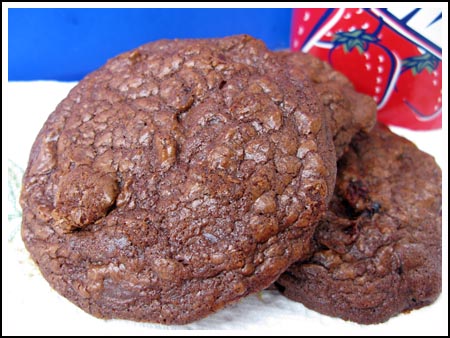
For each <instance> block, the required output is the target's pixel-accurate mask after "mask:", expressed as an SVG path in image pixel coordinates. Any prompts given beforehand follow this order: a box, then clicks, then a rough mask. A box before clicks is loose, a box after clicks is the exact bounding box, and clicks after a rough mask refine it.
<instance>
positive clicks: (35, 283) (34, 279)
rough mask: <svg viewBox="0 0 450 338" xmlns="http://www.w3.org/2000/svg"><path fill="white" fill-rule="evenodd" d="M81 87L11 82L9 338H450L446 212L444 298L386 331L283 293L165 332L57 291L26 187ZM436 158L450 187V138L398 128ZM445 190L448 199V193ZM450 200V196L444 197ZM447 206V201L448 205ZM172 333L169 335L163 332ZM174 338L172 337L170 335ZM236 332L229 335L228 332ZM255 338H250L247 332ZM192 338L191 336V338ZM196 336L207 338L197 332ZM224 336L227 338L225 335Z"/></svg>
mask: <svg viewBox="0 0 450 338" xmlns="http://www.w3.org/2000/svg"><path fill="white" fill-rule="evenodd" d="M75 84H76V83H58V82H51V81H33V82H10V83H8V85H7V88H6V89H7V92H6V99H7V112H6V113H7V158H8V204H7V206H8V209H7V210H8V216H9V217H8V223H7V224H6V226H5V224H4V225H3V227H2V238H3V242H2V245H4V246H6V252H7V257H6V263H7V267H6V272H7V273H6V276H5V275H3V276H2V284H4V283H6V288H5V284H4V285H3V286H4V290H5V289H6V294H3V297H2V299H3V305H4V306H3V310H4V312H3V324H4V325H5V326H3V325H2V326H3V329H4V330H5V331H4V332H5V333H7V334H33V335H34V334H37V335H41V334H42V335H48V334H49V335H66V334H80V335H83V334H86V335H122V334H124V335H138V334H139V335H140V334H145V335H151V334H179V333H180V332H179V331H170V330H173V329H184V330H192V329H194V330H195V329H197V330H198V329H209V330H221V329H229V330H237V331H239V333H243V334H246V332H240V330H257V331H256V332H254V333H258V334H263V335H266V334H274V335H282V334H291V335H325V334H330V335H396V334H404V335H432V334H438V335H439V334H440V335H447V334H448V288H447V281H448V279H447V276H448V268H447V266H448V264H447V261H448V254H447V253H448V232H447V228H448V227H447V223H446V220H447V217H446V216H447V208H446V205H444V208H443V209H444V222H443V226H444V235H443V238H444V243H443V248H444V252H443V257H444V264H443V266H444V282H443V293H442V295H441V296H440V297H439V299H438V300H437V301H436V302H435V303H434V304H433V305H431V306H428V307H425V308H423V309H420V310H416V311H412V312H411V313H410V314H401V315H399V316H397V317H395V318H392V319H390V320H389V321H388V322H386V323H383V324H379V325H370V326H363V325H358V324H355V323H351V322H345V321H343V320H341V319H336V318H331V317H327V316H323V315H320V314H318V313H316V312H314V311H311V310H308V309H306V308H305V307H304V306H303V305H302V304H299V303H296V302H293V301H290V300H288V299H286V298H285V297H283V296H281V295H280V294H278V292H276V291H262V292H260V293H259V294H256V295H252V296H249V297H247V298H245V299H243V300H241V301H239V302H238V303H236V304H234V305H231V306H228V307H227V308H225V309H224V310H222V311H219V312H218V313H216V314H213V315H211V316H209V317H207V318H205V319H203V320H200V321H197V322H194V323H191V324H189V325H184V326H163V325H155V324H147V323H135V322H131V321H124V320H108V321H106V320H100V319H97V318H94V317H93V316H91V315H88V314H87V313H85V312H83V311H82V310H80V309H79V308H78V307H76V306H75V305H73V304H72V303H70V302H69V301H68V300H66V299H65V298H63V297H62V296H60V295H59V294H58V293H57V292H56V291H54V290H53V289H52V288H51V287H50V286H49V285H48V283H47V282H46V281H45V280H44V278H43V277H42V276H41V274H40V272H39V270H38V268H37V267H36V265H35V264H34V263H33V261H32V260H31V259H30V257H29V254H28V252H27V251H26V250H25V248H24V245H23V242H22V240H21V237H20V222H21V218H20V215H21V211H20V207H19V205H18V201H17V199H18V196H19V191H20V180H21V175H22V173H23V170H24V169H25V167H26V165H27V162H28V156H29V152H30V149H31V146H32V143H33V141H34V139H35V137H36V136H37V134H38V132H39V130H40V128H41V127H42V125H43V123H44V122H45V120H46V119H47V117H48V115H49V114H50V113H51V112H52V111H53V110H54V108H55V107H56V105H57V104H58V103H59V102H60V101H61V100H62V99H63V98H64V97H65V96H66V95H67V93H68V91H69V90H70V89H71V88H72V87H73V86H74V85H75ZM393 130H394V131H395V132H397V133H398V134H401V135H404V136H405V137H407V138H408V139H410V140H412V141H414V142H415V143H416V144H417V145H418V147H419V148H420V149H422V150H424V151H426V152H428V153H430V154H431V155H433V156H434V157H435V158H436V161H437V162H438V164H439V165H440V166H441V168H442V169H443V172H444V185H445V184H446V180H445V177H446V174H447V165H448V164H447V158H446V152H445V151H444V147H445V144H446V142H445V136H446V132H445V131H443V130H437V131H428V132H414V131H409V130H405V129H401V128H393ZM446 191H447V190H446V189H445V190H444V194H445V193H446ZM444 199H445V201H447V198H446V196H444ZM444 203H445V202H444ZM161 330H165V331H161ZM171 332H172V333H171ZM228 333H229V332H228ZM248 333H250V332H248ZM188 334H189V333H188ZM196 334H208V333H207V332H205V333H199V332H196ZM219 334H220V332H219Z"/></svg>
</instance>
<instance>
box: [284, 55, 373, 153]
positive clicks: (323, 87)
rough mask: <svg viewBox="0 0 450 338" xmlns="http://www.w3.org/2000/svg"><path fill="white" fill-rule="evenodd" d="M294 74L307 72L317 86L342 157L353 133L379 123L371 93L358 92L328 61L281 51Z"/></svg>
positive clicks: (315, 87) (336, 145) (366, 130)
mask: <svg viewBox="0 0 450 338" xmlns="http://www.w3.org/2000/svg"><path fill="white" fill-rule="evenodd" d="M278 54H279V56H280V57H281V58H282V60H283V62H284V63H285V64H286V66H287V68H288V69H289V71H290V72H291V74H292V76H301V75H300V74H299V73H305V74H306V75H307V76H308V78H309V79H310V80H311V81H312V83H313V85H314V90H315V91H316V92H317V94H318V95H319V97H320V100H321V101H322V103H323V105H324V109H325V114H326V116H327V117H329V127H330V129H331V133H332V135H333V143H334V146H335V148H336V156H337V158H340V157H341V156H342V154H343V153H344V152H345V149H346V147H347V146H348V144H349V143H350V142H351V140H352V138H353V136H354V135H355V134H357V133H358V132H360V131H364V132H369V131H370V130H371V129H372V128H373V126H374V125H375V122H376V112H377V106H376V103H375V101H374V100H373V99H372V98H371V97H370V96H368V95H365V94H362V93H358V92H357V91H355V89H354V87H353V84H352V83H351V82H350V81H349V80H348V79H347V77H345V75H344V74H342V73H340V72H338V71H337V70H334V69H333V68H332V67H331V66H330V65H329V64H328V63H327V62H325V61H322V60H320V59H319V58H317V57H315V56H313V55H309V54H305V53H302V52H295V53H293V52H287V51H281V52H278Z"/></svg>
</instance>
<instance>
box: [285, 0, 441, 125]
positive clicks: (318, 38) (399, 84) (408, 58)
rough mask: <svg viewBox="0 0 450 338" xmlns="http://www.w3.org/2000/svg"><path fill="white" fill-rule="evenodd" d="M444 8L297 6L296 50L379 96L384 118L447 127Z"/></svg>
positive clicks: (293, 37) (388, 121)
mask: <svg viewBox="0 0 450 338" xmlns="http://www.w3.org/2000/svg"><path fill="white" fill-rule="evenodd" d="M441 23H442V9H435V8H422V9H420V8H415V9H408V8H396V9H391V8H385V9H380V8H364V9H363V8H298V9H294V16H293V22H292V34H291V49H292V50H294V51H297V50H302V51H303V52H306V53H310V54H313V55H315V56H317V57H319V58H321V59H323V60H325V61H328V62H329V63H330V64H331V65H332V66H333V67H334V68H335V69H337V70H339V71H341V72H342V73H344V74H345V75H346V76H347V77H348V78H349V79H350V80H351V81H352V82H353V83H354V85H355V88H356V89H357V90H358V91H360V92H363V93H366V94H368V95H370V96H372V97H373V98H374V100H375V101H376V102H377V105H378V120H379V121H381V122H383V123H385V124H389V125H396V126H401V127H405V128H410V129H416V130H427V129H437V128H442V49H441V42H442V36H441Z"/></svg>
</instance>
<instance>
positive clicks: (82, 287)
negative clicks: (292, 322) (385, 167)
mask: <svg viewBox="0 0 450 338" xmlns="http://www.w3.org/2000/svg"><path fill="white" fill-rule="evenodd" d="M335 165H336V163H335V154H334V147H333V145H332V142H331V141H330V134H329V131H328V130H327V128H326V120H325V119H324V117H323V112H322V110H321V109H320V108H319V103H318V101H317V100H316V94H315V92H314V91H313V90H312V88H311V84H310V83H309V81H308V80H307V79H306V78H305V77H304V76H303V77H302V76H300V77H296V78H292V77H290V75H289V74H288V72H287V71H286V70H285V67H284V66H283V65H282V64H280V63H279V60H278V58H277V57H275V56H273V54H272V53H271V52H269V51H268V50H267V49H266V47H265V46H264V44H263V43H262V42H261V41H258V40H255V39H253V38H251V37H249V36H245V35H244V36H235V37H230V38H224V39H210V40H174V41H168V40H162V41H158V42H154V43H150V44H147V45H144V46H141V47H139V48H137V49H136V50H134V51H130V52H127V53H124V54H122V55H120V56H118V57H115V58H113V59H111V60H110V61H108V63H107V64H106V65H105V66H104V67H102V68H100V69H99V70H97V71H95V72H93V73H91V74H90V75H88V76H87V77H86V78H85V79H83V80H82V81H81V82H80V83H79V84H78V85H77V86H76V87H75V88H74V89H73V90H72V91H71V92H70V93H69V95H68V97H67V98H66V99H64V100H63V101H62V102H61V103H60V104H59V105H58V107H57V108H56V110H55V111H54V112H53V113H52V114H51V115H50V117H49V118H48V120H47V122H46V123H45V125H44V127H43V128H42V130H41V132H40V133H39V135H38V137H37V139H36V141H35V143H34V145H33V148H32V151H31V155H30V160H29V164H28V168H27V170H26V173H25V176H24V179H23V188H22V193H21V205H22V208H23V223H22V237H23V240H24V242H25V245H26V247H27V249H28V250H29V251H30V253H31V256H32V258H33V259H34V260H35V261H36V263H37V264H38V265H39V268H40V269H41V271H42V273H43V275H44V277H45V278H46V279H47V280H48V281H49V283H50V284H51V285H52V286H53V287H54V288H55V289H56V290H57V291H58V292H60V293H61V294H62V295H63V296H65V297H67V298H68V299H69V300H71V301H72V302H74V303H75V304H77V305H78V306H79V307H81V308H82V309H83V310H85V311H87V312H89V313H91V314H93V315H95V316H97V317H101V318H125V319H132V320H137V321H151V322H159V323H166V324H174V323H177V324H182V323H187V322H190V321H193V320H197V319H199V318H202V317H204V316H206V315H208V314H210V313H211V312H214V311H216V310H218V309H220V308H222V307H223V306H225V305H226V304H228V303H230V302H234V301H236V300H238V299H240V298H242V297H244V296H246V295H248V294H249V293H252V292H256V291H259V290H262V289H264V288H265V287H267V286H268V285H270V284H271V283H272V282H273V281H274V280H276V279H277V278H278V276H279V275H280V274H281V273H282V272H283V271H284V270H285V269H286V268H287V267H288V266H289V265H290V264H291V263H293V262H294V261H296V260H298V259H300V258H302V257H304V256H305V255H306V254H307V253H308V252H309V249H310V248H309V243H310V238H311V236H312V234H313V231H314V228H315V225H316V223H317V222H318V220H319V219H320V218H321V217H322V216H323V215H324V212H325V209H326V204H327V201H328V200H329V199H330V197H331V195H332V191H333V187H334V180H335V170H336V169H335Z"/></svg>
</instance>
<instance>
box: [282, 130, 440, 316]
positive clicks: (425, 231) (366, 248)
mask: <svg viewBox="0 0 450 338" xmlns="http://www.w3.org/2000/svg"><path fill="white" fill-rule="evenodd" d="M441 203H442V196H441V170H440V169H439V167H438V166H437V164H436V163H435V162H434V160H433V158H432V157H431V156H429V155H427V154H425V153H423V152H421V151H420V150H418V149H417V148H416V147H415V146H414V145H413V144H412V143H411V142H409V141H407V140H405V139H403V138H401V137H399V136H397V135H394V134H393V133H391V132H390V131H389V130H388V129H387V128H386V127H383V126H377V127H375V129H374V130H373V131H372V132H371V133H370V134H369V135H360V136H358V137H356V138H355V139H354V140H353V142H352V144H351V147H350V149H349V151H348V152H347V153H346V154H345V155H344V156H343V158H342V159H341V160H340V162H339V163H338V177H337V182H336V191H335V194H334V197H333V200H332V202H331V205H330V210H329V212H328V215H327V217H326V219H325V220H324V221H323V222H322V223H321V225H319V227H318V228H317V231H316V233H315V236H314V246H315V252H314V254H313V255H312V257H311V258H310V259H309V260H306V261H300V262H298V263H296V264H294V265H292V266H291V267H290V268H289V269H288V271H287V272H286V273H284V274H283V275H282V276H281V277H280V279H279V280H278V281H277V285H278V287H279V289H280V290H281V291H282V293H283V294H284V295H286V296H287V297H289V298H291V299H293V300H296V301H299V302H302V303H303V304H304V305H306V306H307V307H309V308H311V309H313V310H316V311H318V312H321V313H323V314H327V315H331V316H336V317H341V318H343V319H346V320H352V321H355V322H358V323H363V324H372V323H379V322H384V321H386V320H388V319H389V318H390V317H392V316H395V315H396V314H398V313H400V312H405V311H409V310H412V309H415V308H419V307H422V306H425V305H427V304H430V303H432V302H433V301H434V300H435V299H436V298H437V297H438V295H439V294H440V292H441V236H442V235H441V233H442V229H441V222H442V219H441Z"/></svg>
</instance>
